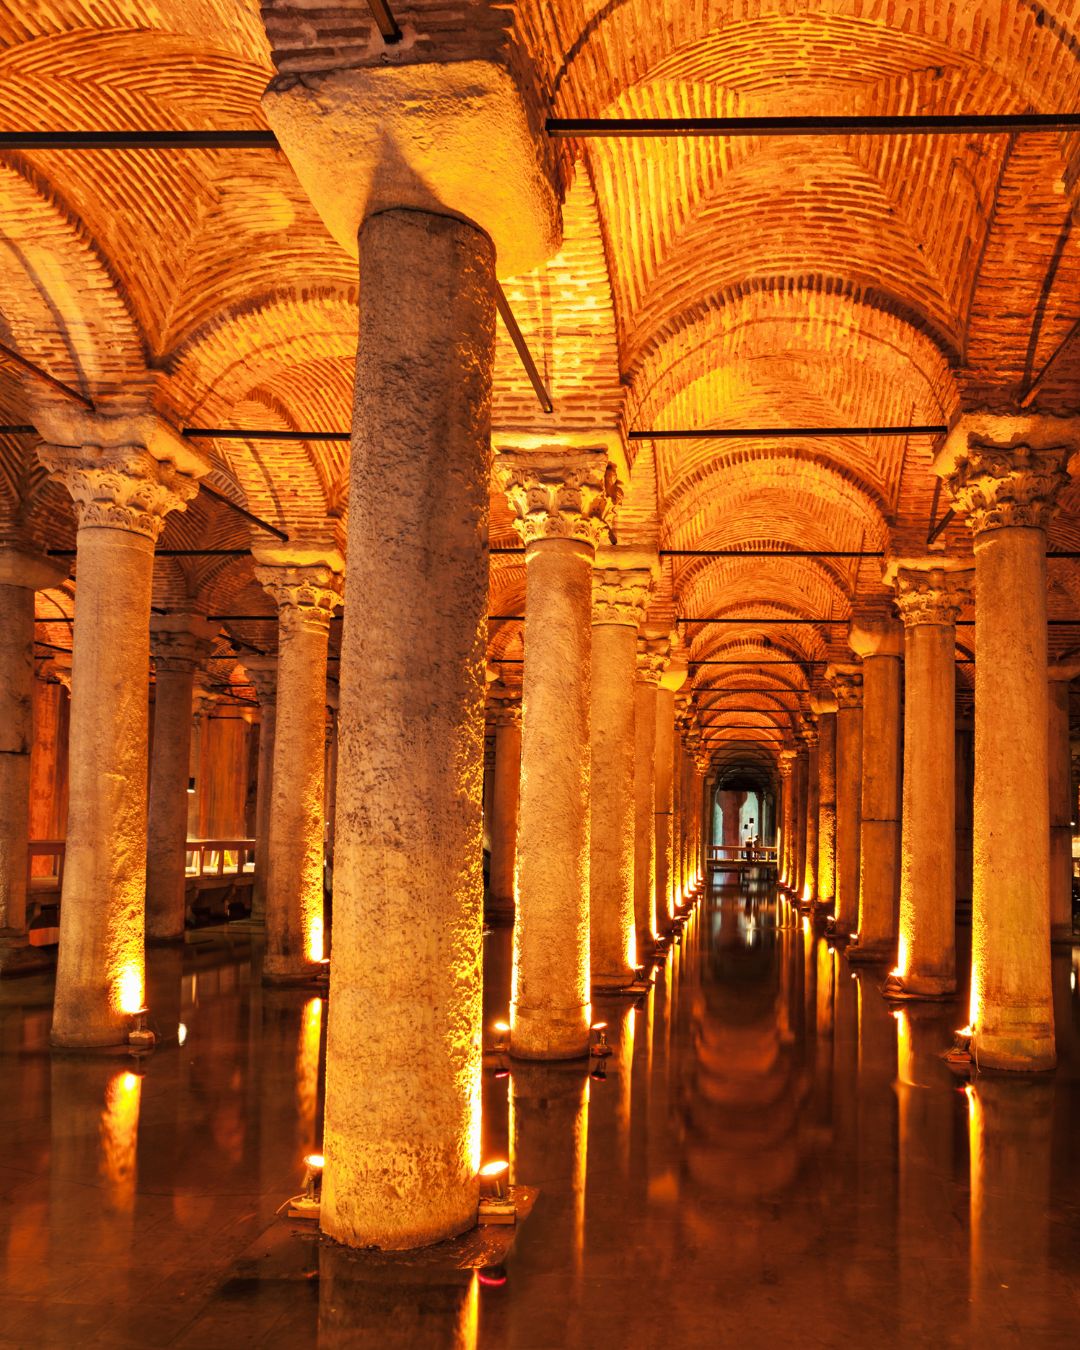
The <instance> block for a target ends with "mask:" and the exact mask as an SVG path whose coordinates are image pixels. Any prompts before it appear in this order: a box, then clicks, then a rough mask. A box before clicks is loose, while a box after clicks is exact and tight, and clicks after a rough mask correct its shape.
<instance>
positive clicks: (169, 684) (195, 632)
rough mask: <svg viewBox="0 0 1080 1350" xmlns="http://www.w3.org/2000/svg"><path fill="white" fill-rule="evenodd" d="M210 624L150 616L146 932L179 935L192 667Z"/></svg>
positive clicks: (205, 648)
mask: <svg viewBox="0 0 1080 1350" xmlns="http://www.w3.org/2000/svg"><path fill="white" fill-rule="evenodd" d="M213 634H214V629H213V626H212V625H211V624H209V623H207V622H206V621H205V620H202V619H199V618H197V617H196V616H195V615H192V614H167V615H161V616H157V615H155V616H154V617H153V618H152V619H151V620H150V650H151V652H152V653H153V656H154V673H155V681H154V740H153V746H152V749H151V756H150V808H149V815H148V820H147V831H146V936H147V937H148V938H153V939H156V940H157V941H161V942H169V941H177V940H179V939H182V938H183V936H184V917H185V912H184V911H185V905H184V892H185V884H186V872H185V859H186V847H187V816H188V791H187V787H188V767H189V764H190V759H191V724H192V718H191V706H192V697H193V691H194V684H195V669H196V667H197V666H198V665H199V663H200V662H201V661H202V660H203V659H204V657H205V656H206V655H207V653H208V652H209V651H210V647H211V640H212V638H213Z"/></svg>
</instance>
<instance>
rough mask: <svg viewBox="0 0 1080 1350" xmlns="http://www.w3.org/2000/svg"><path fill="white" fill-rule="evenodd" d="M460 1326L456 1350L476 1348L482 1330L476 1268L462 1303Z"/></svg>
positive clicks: (455, 1342)
mask: <svg viewBox="0 0 1080 1350" xmlns="http://www.w3.org/2000/svg"><path fill="white" fill-rule="evenodd" d="M458 1326H459V1333H458V1336H457V1338H456V1339H455V1341H454V1350H476V1344H477V1338H478V1336H479V1332H480V1285H479V1282H478V1280H477V1275H476V1271H475V1270H474V1271H473V1273H472V1279H471V1280H470V1281H469V1289H468V1293H467V1294H466V1295H465V1300H464V1303H463V1304H462V1309H461V1321H460V1323H459V1324H458Z"/></svg>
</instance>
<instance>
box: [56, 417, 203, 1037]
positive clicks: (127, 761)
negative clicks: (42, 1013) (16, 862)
mask: <svg viewBox="0 0 1080 1350" xmlns="http://www.w3.org/2000/svg"><path fill="white" fill-rule="evenodd" d="M37 425H38V428H39V430H40V431H41V432H42V434H43V436H46V437H47V438H48V440H47V442H46V443H45V444H43V445H42V446H41V447H40V448H39V450H38V454H39V456H40V458H41V461H42V463H43V464H44V465H45V467H46V468H47V469H50V470H52V472H53V473H54V474H55V475H56V476H57V478H59V479H60V480H61V481H62V482H63V483H64V484H65V486H66V487H67V489H68V491H69V492H70V493H71V496H72V498H73V499H74V502H75V514H76V519H77V521H78V533H77V536H76V548H77V550H78V552H77V559H76V574H77V577H78V582H77V591H76V598H75V625H74V631H73V634H72V670H71V729H70V736H69V742H68V744H69V758H70V783H71V789H70V792H71V795H70V805H69V808H68V827H67V851H66V857H65V862H64V886H63V895H62V902H61V906H60V952H59V959H58V964H57V971H56V995H55V1000H54V1003H53V1024H52V1042H53V1044H54V1045H56V1046H63V1047H88V1046H101V1045H117V1044H121V1043H123V1042H124V1041H126V1039H127V1035H128V1032H129V1031H130V1029H131V1026H132V1021H131V1015H132V1014H133V1013H134V1012H136V1011H137V1010H138V1009H139V1008H141V1007H142V1006H143V1002H144V998H145V975H144V934H145V906H146V819H147V793H146V779H147V730H148V721H149V700H148V697H147V693H148V686H149V670H150V595H151V586H152V581H153V570H154V544H155V541H156V540H157V539H158V537H159V536H160V534H161V531H162V530H163V529H164V526H165V516H166V514H167V513H168V512H169V511H172V510H182V509H184V508H185V507H186V505H187V503H188V502H189V501H191V499H192V498H193V497H194V496H195V493H196V491H197V490H198V487H197V480H198V478H200V477H201V476H202V475H203V474H204V473H206V471H207V469H208V467H209V466H208V464H207V462H206V461H205V460H204V459H203V458H202V457H201V456H200V455H198V454H196V453H194V452H193V451H192V450H191V448H190V446H188V445H187V443H186V442H184V441H182V440H181V439H180V437H179V436H176V435H174V434H173V433H172V432H171V431H170V430H169V429H168V428H166V427H165V426H164V425H163V424H162V423H160V422H157V421H156V419H153V418H151V417H148V416H147V417H142V416H131V417H118V418H105V417H93V418H92V417H90V416H89V415H85V414H81V413H79V414H75V413H70V412H68V410H66V409H65V410H64V411H63V412H62V413H60V414H58V415H56V416H55V417H50V416H48V415H44V416H43V415H42V413H41V412H39V413H38V416H37ZM76 442H78V443H76Z"/></svg>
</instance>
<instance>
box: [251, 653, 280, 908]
mask: <svg viewBox="0 0 1080 1350" xmlns="http://www.w3.org/2000/svg"><path fill="white" fill-rule="evenodd" d="M277 668H278V662H277V657H276V656H245V657H244V669H245V670H246V671H247V676H248V679H249V680H250V681H251V684H252V687H253V688H254V690H255V697H256V698H257V699H258V700H259V768H258V779H257V782H256V787H255V881H254V883H253V885H252V893H251V917H252V920H253V921H255V922H256V923H265V922H266V877H267V873H268V872H269V870H270V803H271V801H272V800H273V782H274V739H275V736H274V733H275V729H276V725H277Z"/></svg>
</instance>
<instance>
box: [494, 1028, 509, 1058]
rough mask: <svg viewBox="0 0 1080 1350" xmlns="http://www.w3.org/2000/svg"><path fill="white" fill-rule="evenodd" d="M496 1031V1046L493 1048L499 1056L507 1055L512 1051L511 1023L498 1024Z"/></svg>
mask: <svg viewBox="0 0 1080 1350" xmlns="http://www.w3.org/2000/svg"><path fill="white" fill-rule="evenodd" d="M494 1031H495V1044H494V1045H493V1046H492V1047H491V1048H492V1049H493V1050H494V1051H495V1053H496V1054H497V1055H505V1054H506V1052H507V1051H508V1050H509V1049H510V1023H509V1022H496V1023H495V1026H494Z"/></svg>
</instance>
